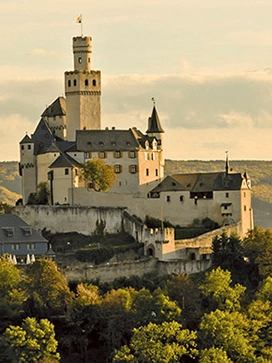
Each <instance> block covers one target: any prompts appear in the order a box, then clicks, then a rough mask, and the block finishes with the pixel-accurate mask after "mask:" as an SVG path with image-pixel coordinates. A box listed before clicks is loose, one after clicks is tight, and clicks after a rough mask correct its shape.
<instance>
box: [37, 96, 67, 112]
mask: <svg viewBox="0 0 272 363" xmlns="http://www.w3.org/2000/svg"><path fill="white" fill-rule="evenodd" d="M64 115H66V99H65V98H64V97H58V98H57V99H56V100H55V101H54V102H53V103H51V105H50V106H48V107H47V108H46V109H45V110H44V112H43V114H42V117H45V116H47V117H55V116H64Z"/></svg>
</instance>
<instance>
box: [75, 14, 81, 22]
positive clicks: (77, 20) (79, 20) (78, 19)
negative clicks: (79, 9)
mask: <svg viewBox="0 0 272 363" xmlns="http://www.w3.org/2000/svg"><path fill="white" fill-rule="evenodd" d="M81 17H82V16H81V15H79V16H78V17H77V19H76V22H77V23H81Z"/></svg>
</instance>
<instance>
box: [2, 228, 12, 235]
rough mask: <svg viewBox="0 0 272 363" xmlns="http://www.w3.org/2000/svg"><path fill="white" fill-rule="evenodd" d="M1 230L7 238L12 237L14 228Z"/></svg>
mask: <svg viewBox="0 0 272 363" xmlns="http://www.w3.org/2000/svg"><path fill="white" fill-rule="evenodd" d="M2 230H3V231H4V232H5V235H6V236H7V237H12V236H14V227H2Z"/></svg>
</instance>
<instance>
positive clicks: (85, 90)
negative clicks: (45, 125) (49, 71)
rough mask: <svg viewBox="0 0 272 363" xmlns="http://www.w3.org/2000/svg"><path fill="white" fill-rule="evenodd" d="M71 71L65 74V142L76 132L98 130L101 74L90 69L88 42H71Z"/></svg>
mask: <svg viewBox="0 0 272 363" xmlns="http://www.w3.org/2000/svg"><path fill="white" fill-rule="evenodd" d="M73 53H74V71H71V72H65V96H66V117H67V139H68V140H69V141H74V140H75V135H76V130H100V129H101V107H100V96H101V72H100V71H94V70H92V69H91V54H92V38H91V37H87V36H80V37H74V38H73Z"/></svg>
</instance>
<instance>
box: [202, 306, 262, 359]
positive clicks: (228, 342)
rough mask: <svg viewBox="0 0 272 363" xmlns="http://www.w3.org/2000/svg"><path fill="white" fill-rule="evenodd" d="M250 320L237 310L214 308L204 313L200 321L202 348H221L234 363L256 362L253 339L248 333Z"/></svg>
mask: <svg viewBox="0 0 272 363" xmlns="http://www.w3.org/2000/svg"><path fill="white" fill-rule="evenodd" d="M250 329H251V321H250V320H249V319H248V318H247V316H246V315H245V314H241V313H239V312H237V311H234V312H229V311H221V310H215V311H212V312H211V313H210V314H204V316H203V318H202V320H201V323H200V332H199V338H200V346H201V348H202V349H210V348H222V349H223V350H224V351H225V352H226V353H227V355H228V357H229V358H230V359H231V360H232V361H233V362H235V363H245V362H252V363H253V362H256V356H255V354H254V351H255V348H254V347H253V346H252V344H251V342H252V340H254V338H255V337H253V336H252V335H251V334H250Z"/></svg>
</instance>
